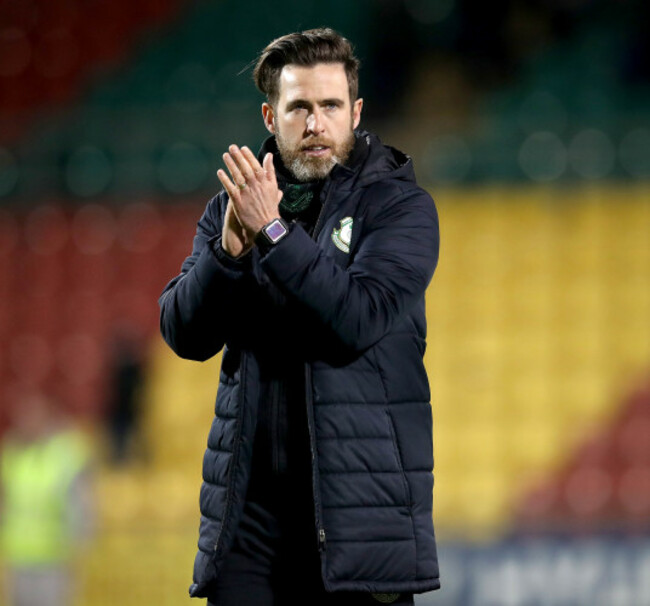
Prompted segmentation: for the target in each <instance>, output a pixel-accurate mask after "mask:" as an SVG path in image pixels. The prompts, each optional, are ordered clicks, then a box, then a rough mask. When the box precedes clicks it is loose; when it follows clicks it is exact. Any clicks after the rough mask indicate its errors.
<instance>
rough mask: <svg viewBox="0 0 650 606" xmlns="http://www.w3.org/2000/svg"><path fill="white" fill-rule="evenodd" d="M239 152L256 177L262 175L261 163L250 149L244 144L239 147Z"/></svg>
mask: <svg viewBox="0 0 650 606" xmlns="http://www.w3.org/2000/svg"><path fill="white" fill-rule="evenodd" d="M241 153H242V155H243V156H244V158H246V160H247V162H248V164H249V165H250V167H251V168H252V169H253V172H254V173H255V176H256V177H257V178H261V177H263V176H264V169H263V168H262V165H261V164H260V163H259V161H258V159H257V158H256V157H255V154H254V153H253V152H252V151H251V149H250V148H249V147H246V146H245V145H244V147H242V148H241Z"/></svg>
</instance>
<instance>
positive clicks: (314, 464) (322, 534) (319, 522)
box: [305, 362, 326, 551]
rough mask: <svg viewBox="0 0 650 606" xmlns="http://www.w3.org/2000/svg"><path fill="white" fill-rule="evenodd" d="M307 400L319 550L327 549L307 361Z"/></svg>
mask: <svg viewBox="0 0 650 606" xmlns="http://www.w3.org/2000/svg"><path fill="white" fill-rule="evenodd" d="M305 396H306V397H305V402H306V405H307V428H308V430H309V450H310V452H311V485H312V492H313V495H314V513H315V517H316V528H317V529H318V550H319V551H325V547H326V543H325V541H326V537H325V529H324V528H323V520H322V511H321V502H320V490H319V487H318V455H317V453H316V436H315V435H314V434H315V432H314V409H313V398H312V390H311V366H310V365H309V362H306V363H305Z"/></svg>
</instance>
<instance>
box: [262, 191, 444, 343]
mask: <svg viewBox="0 0 650 606" xmlns="http://www.w3.org/2000/svg"><path fill="white" fill-rule="evenodd" d="M438 251H439V228H438V215H437V212H436V208H435V205H434V202H433V200H432V199H431V197H430V196H429V195H428V194H427V193H426V192H425V191H424V190H421V189H415V190H411V192H409V194H401V193H398V194H397V195H394V196H393V197H392V199H391V200H390V201H388V202H387V203H386V204H382V205H381V208H380V209H379V210H378V211H376V212H375V213H374V214H372V215H371V214H369V215H368V217H366V220H365V225H364V230H363V233H362V235H361V239H360V243H359V246H358V247H357V250H356V251H355V254H354V259H353V261H352V263H351V264H350V265H349V267H347V268H343V267H340V266H339V265H337V264H336V263H335V262H334V260H333V259H332V258H331V257H328V256H327V255H326V254H325V253H324V252H323V251H322V250H321V249H320V248H319V246H318V245H317V244H316V242H314V241H313V240H312V239H311V238H310V237H309V236H308V235H307V233H306V232H305V231H304V230H302V229H301V228H300V227H298V226H294V227H293V228H292V230H291V233H290V234H289V235H288V236H287V237H285V238H284V239H283V240H282V241H281V242H279V243H278V244H277V245H276V246H275V247H273V248H272V249H271V250H270V251H269V252H268V253H267V254H266V255H265V256H264V257H263V258H262V267H263V269H264V270H265V271H266V273H267V274H268V275H269V276H270V277H271V279H272V280H273V281H274V282H275V283H276V284H277V285H278V286H279V287H280V288H281V289H282V290H283V291H284V292H285V293H287V294H288V295H289V296H291V297H293V298H294V299H296V300H298V301H299V302H300V303H301V304H303V305H305V306H307V307H308V308H309V309H311V310H312V311H313V312H315V314H316V316H317V317H318V318H319V320H320V321H321V322H322V323H323V324H324V325H325V326H326V327H328V328H329V329H331V330H332V331H333V332H334V334H335V335H336V336H337V337H338V339H339V340H340V341H341V342H342V343H344V344H345V345H346V346H347V347H349V348H352V349H353V350H357V351H360V350H363V349H365V348H367V347H369V346H371V345H373V344H374V343H375V342H377V341H378V340H379V339H381V337H383V336H384V335H385V334H386V333H388V332H389V331H390V329H391V327H392V326H393V325H394V324H395V323H396V322H397V321H399V320H400V319H402V318H403V317H404V316H405V315H406V314H407V313H408V312H409V310H410V308H411V306H412V305H414V304H415V303H416V301H418V300H419V299H420V298H421V297H422V296H423V295H424V292H425V290H426V288H427V286H428V284H429V282H430V280H431V278H432V276H433V273H434V270H435V268H436V265H437V262H438Z"/></svg>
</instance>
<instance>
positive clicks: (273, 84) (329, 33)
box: [253, 27, 360, 105]
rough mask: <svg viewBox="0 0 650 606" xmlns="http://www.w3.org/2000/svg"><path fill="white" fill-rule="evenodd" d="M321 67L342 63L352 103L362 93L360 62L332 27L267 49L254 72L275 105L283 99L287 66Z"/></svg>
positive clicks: (289, 36)
mask: <svg viewBox="0 0 650 606" xmlns="http://www.w3.org/2000/svg"><path fill="white" fill-rule="evenodd" d="M317 63H342V64H343V67H344V69H345V75H346V76H347V79H348V90H349V91H350V102H351V103H354V101H355V100H356V98H357V94H358V92H359V65H360V62H359V59H357V58H356V57H355V56H354V49H353V47H352V44H350V42H349V40H347V39H346V38H344V37H343V36H341V34H339V33H337V32H335V31H334V30H333V29H330V28H328V27H322V28H318V29H309V30H306V31H304V32H296V33H294V34H287V35H286V36H282V37H281V38H276V39H275V40H273V42H271V43H270V44H268V45H267V47H266V48H265V49H264V50H263V51H262V52H261V53H260V56H259V58H258V60H257V64H256V65H255V69H254V71H253V79H254V81H255V86H257V88H258V89H259V90H260V91H261V92H262V93H264V94H265V95H266V98H267V99H268V101H269V103H270V104H271V105H275V104H276V103H277V101H278V97H279V96H280V72H281V71H282V68H283V67H284V66H285V65H301V66H303V67H311V66H313V65H316V64H317Z"/></svg>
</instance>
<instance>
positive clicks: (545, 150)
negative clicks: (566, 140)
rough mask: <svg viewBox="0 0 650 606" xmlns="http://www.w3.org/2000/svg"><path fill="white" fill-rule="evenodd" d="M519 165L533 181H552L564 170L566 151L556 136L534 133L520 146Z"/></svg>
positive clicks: (544, 132)
mask: <svg viewBox="0 0 650 606" xmlns="http://www.w3.org/2000/svg"><path fill="white" fill-rule="evenodd" d="M519 165H520V166H521V169H522V170H523V171H524V173H525V174H526V175H527V176H528V177H530V178H531V179H532V180H533V181H553V180H554V179H557V178H558V177H560V176H561V175H562V173H563V172H564V171H565V170H566V166H567V151H566V148H565V147H564V144H563V143H562V141H561V140H560V138H559V137H558V136H557V135H556V134H554V133H550V132H547V131H541V132H536V133H533V134H532V135H530V136H528V137H527V138H526V140H525V141H524V142H523V143H522V144H521V147H520V148H519Z"/></svg>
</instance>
